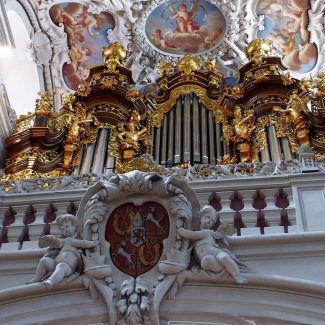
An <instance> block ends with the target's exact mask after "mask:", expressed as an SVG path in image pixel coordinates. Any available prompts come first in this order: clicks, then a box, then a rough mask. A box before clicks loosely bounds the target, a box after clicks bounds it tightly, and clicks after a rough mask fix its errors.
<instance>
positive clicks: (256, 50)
mask: <svg viewBox="0 0 325 325" xmlns="http://www.w3.org/2000/svg"><path fill="white" fill-rule="evenodd" d="M271 50H272V43H271V42H269V41H267V40H264V39H261V38H256V39H254V40H253V41H252V42H251V43H250V44H249V45H248V46H247V47H246V49H245V52H246V54H247V57H248V58H249V59H250V61H253V62H254V63H255V65H256V66H258V65H261V64H262V63H263V59H264V58H265V57H268V56H270V55H271Z"/></svg>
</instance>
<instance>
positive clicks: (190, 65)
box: [176, 54, 201, 75]
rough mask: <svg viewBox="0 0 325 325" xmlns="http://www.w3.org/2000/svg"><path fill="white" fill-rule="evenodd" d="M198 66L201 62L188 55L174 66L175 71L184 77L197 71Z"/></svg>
mask: <svg viewBox="0 0 325 325" xmlns="http://www.w3.org/2000/svg"><path fill="white" fill-rule="evenodd" d="M200 66H201V61H200V60H199V59H197V58H195V57H194V56H192V55H190V54H186V55H185V56H184V57H183V58H182V59H180V60H179V61H178V63H177V65H176V67H177V70H178V71H181V72H183V73H184V74H185V75H189V74H191V73H192V72H193V71H195V70H198V69H199V68H200Z"/></svg>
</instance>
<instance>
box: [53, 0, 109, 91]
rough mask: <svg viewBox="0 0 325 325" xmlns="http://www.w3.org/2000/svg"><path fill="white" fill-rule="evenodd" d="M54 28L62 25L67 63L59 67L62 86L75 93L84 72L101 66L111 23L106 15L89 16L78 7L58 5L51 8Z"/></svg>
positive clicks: (74, 5)
mask: <svg viewBox="0 0 325 325" xmlns="http://www.w3.org/2000/svg"><path fill="white" fill-rule="evenodd" d="M49 14H50V17H51V19H52V21H53V23H54V24H56V25H57V26H60V24H63V25H64V31H65V33H66V35H67V45H68V47H69V55H70V60H71V63H65V64H64V65H63V67H62V73H63V78H64V81H65V83H66V85H67V86H68V87H69V88H71V89H73V90H76V89H77V87H78V85H79V83H80V82H81V80H82V77H83V76H84V75H85V74H86V73H87V68H90V67H92V66H94V65H98V64H101V63H102V61H103V60H102V54H101V51H102V48H103V47H105V46H107V45H108V43H109V41H108V39H107V30H108V29H112V28H114V27H115V20H114V18H113V16H112V15H111V14H110V13H108V12H102V13H99V14H92V13H89V12H88V8H87V7H86V6H83V5H81V4H79V3H73V2H68V3H61V4H58V5H55V6H53V7H51V9H50V11H49Z"/></svg>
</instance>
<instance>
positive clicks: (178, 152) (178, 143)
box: [174, 98, 182, 164]
mask: <svg viewBox="0 0 325 325" xmlns="http://www.w3.org/2000/svg"><path fill="white" fill-rule="evenodd" d="M175 115H176V125H175V151H174V152H175V153H174V163H175V164H180V163H181V162H182V160H181V150H182V147H181V139H182V99H181V98H178V99H177V103H176V110H175Z"/></svg>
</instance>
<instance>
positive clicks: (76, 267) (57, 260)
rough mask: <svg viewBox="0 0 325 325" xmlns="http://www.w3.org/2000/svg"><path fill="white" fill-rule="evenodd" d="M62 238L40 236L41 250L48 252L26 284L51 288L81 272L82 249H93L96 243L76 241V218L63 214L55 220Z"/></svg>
mask: <svg viewBox="0 0 325 325" xmlns="http://www.w3.org/2000/svg"><path fill="white" fill-rule="evenodd" d="M56 222H57V224H58V227H59V229H60V230H61V232H62V235H63V238H60V239H59V238H56V237H55V236H52V235H46V236H42V237H41V238H40V240H39V246H40V247H41V248H44V247H50V250H49V251H48V252H47V254H46V255H45V256H43V257H42V258H41V260H40V261H39V263H38V265H37V268H36V274H35V276H34V278H33V279H32V280H30V281H28V282H27V284H29V283H34V282H42V283H43V284H44V285H46V286H49V287H52V286H54V285H57V284H59V283H61V282H62V280H63V279H64V278H68V277H70V276H72V275H73V274H78V273H80V272H81V271H82V265H83V264H82V255H83V251H82V249H83V248H93V247H95V246H96V245H97V244H98V243H97V242H96V241H89V240H82V239H78V232H77V218H76V217H75V216H74V215H72V214H65V215H62V216H60V217H58V218H57V220H56Z"/></svg>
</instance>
